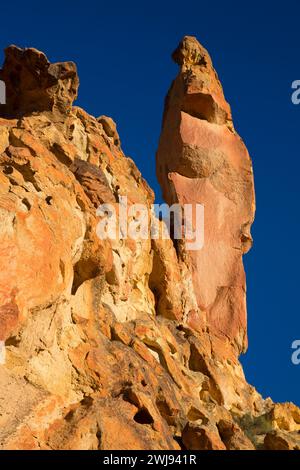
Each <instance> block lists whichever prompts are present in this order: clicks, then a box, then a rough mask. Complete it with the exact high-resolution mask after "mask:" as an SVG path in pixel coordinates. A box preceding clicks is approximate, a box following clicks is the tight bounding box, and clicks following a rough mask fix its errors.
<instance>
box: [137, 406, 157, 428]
mask: <svg viewBox="0 0 300 470" xmlns="http://www.w3.org/2000/svg"><path fill="white" fill-rule="evenodd" d="M133 419H134V421H135V422H136V423H139V424H153V423H154V420H153V418H152V416H151V415H150V413H149V411H148V410H147V409H146V408H145V407H144V406H143V407H142V408H141V409H140V410H139V411H138V412H137V413H136V414H135V415H134V417H133Z"/></svg>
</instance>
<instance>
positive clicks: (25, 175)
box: [0, 39, 300, 450]
mask: <svg viewBox="0 0 300 470" xmlns="http://www.w3.org/2000/svg"><path fill="white" fill-rule="evenodd" d="M184 44H186V46H184V45H181V46H180V48H179V49H178V50H177V52H176V54H175V57H176V60H177V61H179V63H180V64H181V67H182V71H181V73H180V75H179V78H178V79H177V81H175V84H174V86H176V87H178V93H176V94H174V93H173V92H171V94H170V97H173V98H172V100H173V101H172V100H171V98H169V101H170V100H171V101H172V103H173V104H172V103H171V101H170V104H169V108H170V107H171V104H172V107H173V108H174V115H173V118H172V114H170V113H171V108H170V109H168V106H167V108H166V112H165V123H164V128H163V134H162V138H161V144H160V149H159V154H158V157H159V158H158V173H159V179H160V182H161V184H162V186H163V188H164V195H165V197H166V199H167V200H168V201H170V202H172V201H173V200H177V199H178V200H179V201H180V202H181V203H184V201H192V202H193V201H194V202H195V201H201V202H204V203H205V209H206V218H207V220H206V238H207V240H206V243H205V246H204V250H203V252H201V251H200V252H195V253H188V252H185V251H184V246H185V245H184V240H183V241H182V242H178V243H175V242H174V243H173V241H172V240H171V239H170V238H169V239H165V240H164V239H151V237H150V224H149V227H148V230H149V233H148V236H147V237H146V238H140V239H139V238H138V239H132V238H124V239H122V238H120V237H118V236H117V237H116V238H115V239H112V238H107V239H102V238H99V237H98V235H97V233H98V231H97V227H98V223H99V217H98V215H97V208H98V207H99V205H101V204H110V207H116V210H120V208H119V206H118V201H119V198H120V197H121V196H122V197H125V196H126V197H127V201H128V208H129V209H131V208H132V207H133V205H134V204H142V205H143V206H144V207H145V208H146V211H147V214H148V216H149V219H150V220H151V221H152V223H155V224H157V225H158V226H163V222H162V221H158V220H157V219H156V217H155V215H154V213H153V211H152V207H151V206H152V203H153V200H154V195H153V192H152V190H151V189H150V188H149V186H148V185H147V183H146V182H145V181H144V180H143V178H142V176H141V174H140V172H139V171H138V169H137V168H136V166H135V164H134V162H133V161H132V160H131V159H130V158H128V157H126V156H125V155H124V153H123V152H122V149H121V147H120V138H119V135H118V132H117V129H116V125H115V123H114V122H113V120H112V119H111V118H109V117H107V116H103V115H101V110H100V112H99V115H100V117H99V118H95V117H93V116H90V115H88V114H87V113H86V112H85V111H83V110H82V109H80V108H78V107H75V106H74V105H73V100H74V99H75V97H76V96H77V87H78V77H77V73H76V67H75V65H74V64H72V63H71V62H67V63H60V64H50V63H49V61H48V59H47V58H46V56H45V55H44V54H43V53H42V52H40V51H38V50H36V49H20V48H17V47H16V46H11V47H9V48H8V49H7V50H6V52H5V54H6V58H5V62H4V65H3V68H2V70H1V71H0V79H1V80H5V84H6V89H7V104H6V105H4V106H0V183H1V184H0V240H1V244H0V247H1V248H0V254H1V256H0V448H1V449H36V450H38V449H49V450H50V449H55V450H57V449H94V450H97V449H99V450H103V449H106V450H111V449H171V450H176V449H177V450H180V449H190V450H196V449H224V450H225V449H254V448H272V449H273V448H275V449H277V448H289V449H293V448H297V447H299V430H300V425H299V422H300V417H299V416H300V415H299V413H300V412H299V409H298V408H297V407H295V406H294V405H291V404H283V405H275V404H274V403H273V402H272V401H271V400H270V399H267V400H264V399H263V398H262V397H261V396H260V395H259V394H258V393H257V392H256V390H255V389H254V388H253V387H252V386H251V385H249V384H248V383H247V381H246V380H245V377H244V374H243V370H242V367H241V365H240V363H239V362H238V357H237V352H238V351H239V350H240V349H241V348H242V347H243V345H244V343H245V339H244V338H245V319H244V315H245V310H244V300H245V299H244V275H243V269H242V262H241V256H242V253H243V252H244V251H246V249H247V248H248V246H249V245H250V235H249V227H250V223H251V221H252V217H253V184H252V172H251V166H250V163H249V159H248V156H247V152H246V150H245V148H244V146H243V144H242V143H241V141H240V140H239V138H238V137H237V136H236V134H235V133H234V131H233V128H232V124H231V122H230V113H229V108H228V105H227V104H226V102H225V101H224V98H223V94H222V92H221V88H220V85H219V83H218V81H217V79H216V76H215V75H214V73H213V72H212V68H211V65H210V62H209V57H208V55H207V54H206V53H205V54H204V53H203V52H202V51H203V49H202V48H201V46H200V45H199V44H198V43H197V42H196V41H195V40H194V39H188V40H184ZM192 45H193V46H192ZM199 51H200V52H199ZM199 54H200V56H201V57H200V56H199ZM204 58H205V61H206V62H205V63H204ZM184 70H185V71H184ZM188 70H192V74H191V76H193V74H196V77H198V75H197V74H198V72H199V71H201V70H202V72H201V74H202V75H201V74H200V75H201V77H202V79H200V78H199V77H198V78H197V80H198V82H197V80H196V82H197V83H198V84H197V87H196V88H195V97H194V98H195V100H194V98H193V97H192V98H193V99H191V100H190V99H189V98H187V99H185V96H186V95H187V94H186V93H185V92H184V88H182V87H183V84H184V80H183V77H184V74H185V73H188ZM197 71H198V72H197ZM205 71H206V72H205ZM204 72H205V73H204ZM199 73H200V72H199ZM199 80H200V81H201V80H202V82H203V84H202V88H201V90H202V91H201V92H200V91H199V86H200V85H199V83H200V82H199ZM196 82H195V83H196ZM191 83H192V82H191ZM195 86H196V85H195ZM189 90H192V88H189ZM201 93H202V95H203V96H201ZM174 100H175V101H174ZM176 100H178V103H179V104H178V105H176V106H175V104H176V103H175V102H176ZM197 100H198V101H197ZM183 102H184V103H185V107H184V110H182V109H181V103H183ZM198 102H199V103H200V104H201V106H200V104H199V106H200V108H201V110H202V111H201V113H202V114H201V116H202V117H201V116H195V114H197V110H198V109H199V106H198V104H197V103H198ZM174 103H175V104H174ZM203 103H204V104H203ZM183 116H186V117H183ZM172 119H173V121H172ZM172 126H173V128H174V132H171V129H172ZM205 126H206V127H205ZM204 129H206V131H205V133H204ZM166 132H169V136H170V138H169V139H168V138H167V137H166V136H164V134H165V133H166ZM183 136H184V137H183ZM180 139H184V140H183V141H184V142H185V144H184V145H183V144H182V143H180V142H181V140H180ZM192 142H193V143H192ZM162 146H166V147H168V146H171V147H172V148H174V153H173V154H172V156H171V155H170V154H169V153H168V152H167V151H166V152H163V151H162ZM184 148H186V153H185V151H183V149H184ZM201 148H202V154H201V155H202V157H201V158H198V157H197V158H194V156H195V154H196V155H198V156H199V151H200V153H201ZM199 149H200V150H199ZM193 151H195V153H193ZM160 162H161V163H162V167H160V166H159V165H160ZM184 168H185V169H184ZM171 190H173V191H174V192H173V195H171ZM203 265H205V270H206V273H205V271H203V269H202V266H203ZM216 291H218V297H217V299H218V300H217V301H216ZM210 303H211V304H212V305H213V306H211V307H210V308H209V304H210ZM230 315H231V320H230ZM229 320H230V321H229ZM234 332H236V337H234Z"/></svg>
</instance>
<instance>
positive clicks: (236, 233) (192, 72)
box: [157, 36, 255, 351]
mask: <svg viewBox="0 0 300 470" xmlns="http://www.w3.org/2000/svg"><path fill="white" fill-rule="evenodd" d="M173 59H174V60H175V62H177V63H178V64H179V66H180V71H179V74H178V76H177V77H176V79H175V80H174V82H173V84H172V86H171V88H170V91H169V93H168V96H167V98H166V104H165V113H164V118H163V126H162V133H161V138H160V142H159V148H158V152H157V176H158V179H159V182H160V184H161V186H162V189H163V195H164V198H165V200H166V201H167V202H168V203H169V204H173V203H176V202H179V203H181V204H184V203H186V202H190V203H192V204H196V203H201V204H203V205H204V210H205V216H204V217H205V219H204V220H205V241H204V246H203V248H201V249H200V250H198V251H189V252H186V250H185V249H184V245H182V246H180V249H179V251H180V254H179V256H180V258H184V257H185V258H186V259H187V265H188V267H189V269H190V270H191V272H192V276H193V285H194V289H195V292H196V297H197V305H198V309H199V310H198V312H197V314H196V315H195V314H194V315H193V317H194V318H193V321H194V322H197V323H199V324H200V323H203V322H204V323H205V324H206V325H207V326H208V327H209V328H210V329H211V330H214V331H215V332H216V333H217V334H220V335H221V336H223V335H224V336H226V337H227V338H229V340H230V341H231V342H232V343H234V344H235V346H236V347H237V349H238V351H243V350H244V349H245V347H246V346H247V336H246V289H245V274H244V269H243V262H242V255H243V253H245V252H247V251H248V249H249V248H250V247H251V243H252V239H251V235H250V226H251V224H252V222H253V218H254V210H255V202H254V185H253V172H252V164H251V160H250V157H249V155H248V152H247V149H246V147H245V145H244V143H243V141H242V140H241V138H240V137H239V136H238V135H237V133H236V132H235V130H234V127H233V123H232V117H231V112H230V107H229V105H228V103H227V102H226V100H225V98H224V94H223V90H222V86H221V83H220V82H219V79H218V76H217V74H216V72H215V70H214V68H213V66H212V62H211V59H210V57H209V55H208V53H207V51H206V50H205V49H204V48H203V47H202V46H201V45H200V44H199V43H198V41H197V40H196V39H195V38H193V37H189V36H187V37H185V38H184V39H183V41H182V42H181V43H180V44H179V46H178V48H177V49H176V51H175V52H174V54H173ZM196 316H198V317H199V319H196V318H195V317H196Z"/></svg>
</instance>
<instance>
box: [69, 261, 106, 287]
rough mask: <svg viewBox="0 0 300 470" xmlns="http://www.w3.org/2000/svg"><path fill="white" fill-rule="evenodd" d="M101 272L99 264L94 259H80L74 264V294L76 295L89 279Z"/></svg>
mask: <svg viewBox="0 0 300 470" xmlns="http://www.w3.org/2000/svg"><path fill="white" fill-rule="evenodd" d="M99 274H100V268H99V266H98V264H97V263H96V262H95V261H94V260H92V259H80V260H79V261H78V262H77V263H76V264H75V266H74V280H73V285H72V291H71V293H72V295H75V294H76V292H77V289H78V287H80V286H81V284H82V283H83V282H85V281H87V280H88V279H93V278H95V277H97V276H98V275H99Z"/></svg>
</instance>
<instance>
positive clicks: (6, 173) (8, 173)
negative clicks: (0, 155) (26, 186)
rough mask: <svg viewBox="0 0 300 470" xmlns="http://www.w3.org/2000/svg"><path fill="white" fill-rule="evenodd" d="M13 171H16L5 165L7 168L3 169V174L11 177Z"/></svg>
mask: <svg viewBox="0 0 300 470" xmlns="http://www.w3.org/2000/svg"><path fill="white" fill-rule="evenodd" d="M13 171H14V169H13V167H12V166H9V165H5V167H4V168H3V173H4V174H5V175H11V174H12V173H13Z"/></svg>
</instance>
